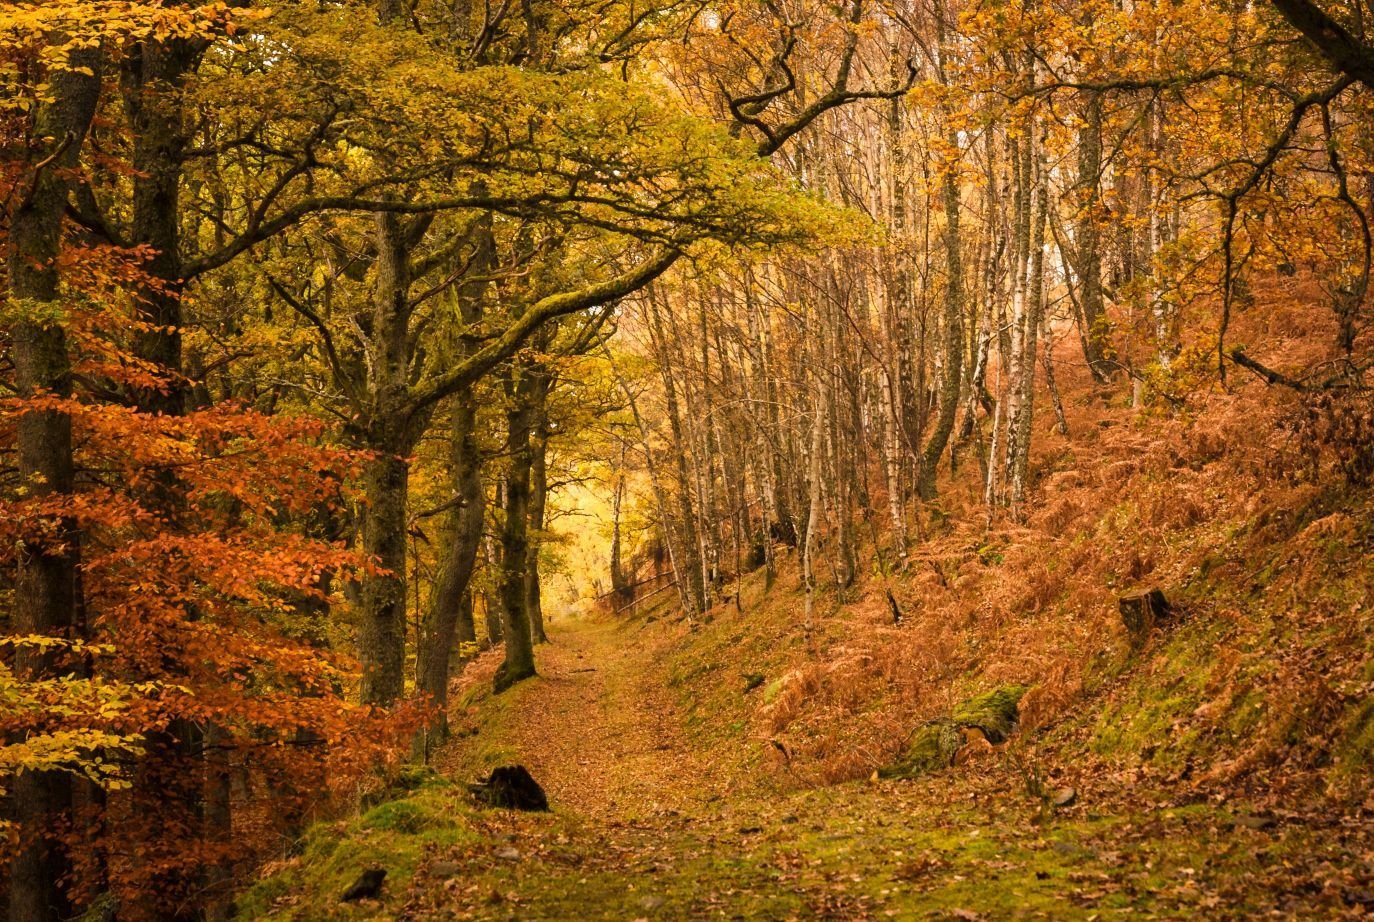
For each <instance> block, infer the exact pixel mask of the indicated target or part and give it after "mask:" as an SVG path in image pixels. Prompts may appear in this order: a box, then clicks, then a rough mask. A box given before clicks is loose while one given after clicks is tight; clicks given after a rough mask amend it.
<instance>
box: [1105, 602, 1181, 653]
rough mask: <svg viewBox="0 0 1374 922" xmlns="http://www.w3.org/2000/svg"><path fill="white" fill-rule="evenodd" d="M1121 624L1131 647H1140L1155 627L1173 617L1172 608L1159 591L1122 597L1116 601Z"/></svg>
mask: <svg viewBox="0 0 1374 922" xmlns="http://www.w3.org/2000/svg"><path fill="white" fill-rule="evenodd" d="M1117 607H1118V608H1120V610H1121V623H1122V624H1124V625H1125V626H1126V632H1127V633H1128V634H1129V635H1130V637H1131V644H1132V645H1133V646H1140V645H1141V644H1142V643H1144V642H1145V638H1147V637H1149V636H1150V632H1151V631H1153V630H1154V629H1155V626H1156V625H1158V624H1160V623H1162V622H1164V621H1167V620H1168V619H1169V617H1170V616H1171V615H1173V608H1172V607H1171V606H1170V605H1169V600H1168V599H1166V598H1165V597H1164V593H1163V592H1161V591H1160V590H1159V589H1157V588H1156V589H1147V590H1145V591H1144V592H1140V593H1136V594H1134V595H1123V596H1122V597H1121V598H1120V599H1119V600H1118V601H1117Z"/></svg>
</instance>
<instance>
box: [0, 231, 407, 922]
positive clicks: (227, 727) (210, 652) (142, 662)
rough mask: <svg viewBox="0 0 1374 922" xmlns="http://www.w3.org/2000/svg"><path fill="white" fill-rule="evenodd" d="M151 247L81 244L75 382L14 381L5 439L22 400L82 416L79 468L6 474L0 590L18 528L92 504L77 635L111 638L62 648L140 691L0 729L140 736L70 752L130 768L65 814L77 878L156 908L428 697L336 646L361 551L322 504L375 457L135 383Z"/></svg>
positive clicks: (265, 835) (76, 661)
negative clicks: (376, 690)
mask: <svg viewBox="0 0 1374 922" xmlns="http://www.w3.org/2000/svg"><path fill="white" fill-rule="evenodd" d="M140 259H141V254H139V253H119V252H116V251H113V250H110V249H108V248H106V249H102V250H98V251H86V252H84V253H83V254H81V256H80V258H73V259H72V266H73V271H72V272H71V273H70V274H69V275H68V281H69V288H70V289H71V291H70V296H69V300H68V302H67V304H66V305H65V310H64V316H63V318H62V322H64V323H65V324H66V326H67V329H68V334H69V337H70V340H69V341H70V342H71V343H72V350H73V353H74V355H73V359H74V363H73V364H74V367H75V369H76V370H77V373H78V382H79V385H78V387H77V390H76V392H75V393H74V395H73V396H72V397H71V398H68V399H59V398H57V397H53V396H51V395H46V396H38V397H35V398H31V399H21V398H17V397H9V398H5V399H3V400H0V445H6V446H9V445H13V444H14V441H15V438H16V432H15V427H16V424H17V422H18V420H19V419H20V418H21V417H22V416H23V414H25V413H31V412H35V411H38V410H58V411H61V412H63V413H66V414H67V415H69V416H70V417H71V419H72V421H73V429H74V443H75V445H76V463H77V470H78V483H79V485H80V487H79V492H78V493H77V494H75V495H73V496H64V495H47V496H39V497H34V496H32V495H29V494H28V492H27V491H26V490H25V489H24V487H23V486H22V485H20V486H19V487H18V488H17V489H15V488H9V489H7V490H6V491H5V492H4V494H3V495H0V568H3V570H0V572H2V573H3V574H4V575H3V576H0V579H3V580H4V583H0V591H3V587H4V585H5V584H7V583H8V582H9V579H10V576H9V574H10V573H12V572H13V567H14V565H15V562H16V560H15V552H16V548H17V547H19V546H21V544H22V543H23V542H37V541H39V540H40V539H43V538H44V537H45V535H47V536H51V535H52V534H53V532H52V529H53V528H54V523H55V522H57V521H58V520H59V518H65V519H66V520H67V521H69V522H71V523H73V524H74V525H75V527H76V533H77V534H79V535H80V536H81V542H82V547H81V552H82V563H81V569H80V579H81V589H82V596H83V599H84V613H83V614H84V622H85V623H84V625H83V626H82V627H81V628H80V629H79V630H80V631H81V634H82V636H81V637H80V638H79V639H81V640H83V641H85V642H87V643H88V644H94V645H97V646H94V647H90V646H83V647H81V648H79V649H78V650H76V651H74V652H71V653H69V654H68V659H67V662H66V663H65V666H66V667H67V668H68V669H69V670H70V671H71V673H72V674H73V675H75V676H82V675H88V676H91V677H92V679H93V681H98V682H100V683H103V684H105V685H106V686H110V687H118V688H119V689H121V700H122V702H123V706H120V707H111V708H108V709H104V710H97V711H81V712H79V713H68V712H64V711H61V710H56V709H49V710H48V712H47V713H42V712H39V713H34V712H33V711H23V712H20V713H14V714H8V713H7V714H3V715H0V732H3V733H4V734H5V735H6V738H9V739H24V738H26V737H31V736H32V735H33V734H53V733H60V732H62V731H65V730H71V729H78V728H80V729H95V730H101V731H106V732H109V733H111V734H114V735H118V736H120V737H126V738H127V737H132V738H134V739H135V740H136V741H141V745H142V747H143V750H144V753H145V754H144V755H142V756H134V755H131V754H130V752H128V751H119V752H116V751H99V750H96V751H81V752H79V753H77V754H74V757H73V759H72V760H71V762H70V764H68V765H67V766H66V767H67V768H68V769H70V770H72V771H74V772H75V771H78V770H80V769H81V764H80V763H82V762H90V761H94V760H101V761H102V762H107V763H108V762H111V761H114V762H116V763H118V764H117V767H116V768H115V769H113V771H112V773H110V774H109V775H108V776H107V777H109V778H110V779H112V780H114V781H116V782H121V781H122V782H125V784H117V785H116V787H115V789H114V790H111V791H109V792H108V794H107V796H106V797H104V798H97V799H93V800H92V803H91V804H90V805H89V806H88V807H87V809H86V812H85V815H80V816H77V817H75V818H74V819H73V822H72V824H71V827H70V828H69V829H67V830H64V832H66V833H67V834H68V837H69V838H70V840H71V843H72V847H73V850H74V859H75V866H76V868H77V873H78V879H77V880H74V881H72V882H71V887H72V889H73V891H74V892H75V893H77V894H78V895H83V896H90V895H92V894H93V892H96V891H100V890H105V891H109V892H110V893H111V894H112V895H113V896H114V897H115V898H117V899H119V900H120V901H121V903H122V904H124V905H125V906H126V907H127V908H126V912H129V911H132V912H133V913H135V914H136V913H138V912H142V913H144V914H146V915H149V916H153V917H156V916H159V915H161V914H164V913H168V914H170V913H173V912H175V911H177V910H178V909H179V908H182V907H183V906H184V904H185V901H186V900H188V899H189V898H190V897H191V896H192V894H190V893H188V892H186V890H185V888H186V887H187V886H189V885H190V884H191V883H194V885H195V886H196V887H203V886H205V885H206V884H205V881H206V879H207V878H206V874H207V872H208V871H209V869H212V868H215V869H218V871H219V873H220V877H219V878H217V879H218V880H219V881H220V886H225V885H227V883H228V881H229V880H230V879H231V877H232V872H233V869H234V868H235V867H236V866H238V867H241V866H242V863H243V862H245V861H248V860H251V859H256V858H260V857H262V855H263V854H265V853H268V852H270V851H271V850H274V849H277V850H279V849H280V843H281V842H282V841H283V836H290V835H292V834H294V831H295V830H297V829H298V827H299V824H300V823H301V822H303V821H304V820H305V819H306V818H307V817H308V816H309V815H311V814H312V812H315V811H317V810H319V809H321V808H322V807H324V806H326V805H327V804H328V803H329V801H330V798H331V796H332V795H333V794H334V793H336V792H339V791H342V790H347V789H349V787H350V786H351V785H355V784H356V782H357V781H358V779H359V776H360V775H361V774H362V773H364V772H366V771H367V770H369V769H370V768H372V767H375V766H376V765H377V764H378V762H379V761H383V760H386V759H389V758H391V757H393V756H394V754H395V753H396V752H398V751H399V745H398V744H400V743H401V742H403V741H404V740H406V739H408V736H409V733H410V732H411V731H412V729H413V727H414V725H415V721H414V720H413V719H412V718H414V717H416V716H418V715H411V714H396V713H380V712H377V713H374V712H372V711H370V710H369V709H366V708H360V707H358V706H356V705H353V704H350V703H349V700H348V693H349V692H350V691H351V690H352V688H353V685H354V683H355V676H354V673H353V664H352V662H351V661H350V660H348V659H347V658H345V657H343V656H341V655H339V654H336V653H334V652H333V651H331V650H330V649H329V636H328V632H327V625H326V624H325V623H324V617H323V613H324V612H325V611H327V605H330V604H338V603H339V601H340V600H339V599H336V598H334V597H333V596H334V592H333V591H332V590H333V587H336V586H338V585H339V584H340V582H341V581H342V580H346V579H347V578H348V577H349V575H350V574H351V573H354V572H355V571H356V570H357V569H358V568H359V567H360V566H362V565H363V562H362V560H361V558H360V557H359V555H358V554H357V553H356V552H355V551H353V550H351V549H350V548H347V547H344V546H343V545H342V544H340V543H338V542H331V541H329V540H326V539H325V538H323V537H320V536H319V535H317V534H316V533H315V530H314V529H312V524H311V523H312V522H313V521H315V517H317V516H319V515H324V514H336V513H339V512H340V511H341V507H342V506H343V505H344V503H345V500H346V497H345V485H346V482H347V480H348V478H349V476H350V475H351V474H352V473H353V471H354V469H355V466H356V462H357V461H358V459H357V458H356V457H355V456H354V455H352V454H350V453H349V452H347V451H343V450H340V449H338V448H336V447H333V446H331V445H330V444H329V441H328V439H327V436H326V433H325V431H324V429H323V426H322V425H321V424H320V423H319V422H318V421H316V420H313V419H310V418H307V417H290V416H267V415H264V414H262V413H260V412H257V411H255V410H253V409H251V408H248V407H243V406H237V405H234V404H221V405H217V406H208V407H204V408H201V409H198V410H195V411H192V412H190V413H187V414H186V415H183V416H163V415H153V414H148V413H144V412H140V411H138V410H136V409H134V408H132V407H131V406H129V405H127V404H126V403H125V402H123V401H121V400H119V399H118V395H120V394H124V393H129V392H131V391H132V390H134V389H138V388H146V387H150V386H161V385H165V384H166V383H167V382H166V381H165V379H164V378H163V377H162V376H161V375H159V373H157V372H156V371H155V370H154V369H151V368H149V367H147V366H146V365H145V364H143V363H139V362H137V361H135V360H133V359H132V358H131V357H130V356H129V355H128V354H127V353H126V352H125V350H124V341H125V340H124V337H125V336H126V335H127V331H128V330H129V329H131V328H132V326H133V325H132V324H131V323H130V321H129V319H128V317H127V316H126V315H125V313H124V311H123V310H122V309H121V308H120V307H119V305H121V304H125V305H127V298H126V297H125V295H124V294H123V292H124V291H128V290H130V289H133V288H135V287H137V286H136V284H135V283H137V282H139V281H141V279H140V277H139V272H138V263H139V261H140ZM78 286H79V287H78ZM92 650H94V651H96V652H95V655H92V653H91V651H92ZM202 801H203V802H204V806H202ZM217 801H218V802H217ZM216 807H218V808H219V809H220V810H221V813H222V815H223V817H224V819H226V820H227V825H224V824H223V823H217V822H216V821H215V819H214V817H213V816H211V814H212V812H213V810H214V809H215V808H216ZM202 811H203V812H202ZM14 832H15V834H16V835H33V834H36V833H37V832H38V831H35V830H15V831H14ZM169 881H170V882H174V883H168V882H169ZM159 888H161V890H160V891H159ZM203 896H204V894H199V895H197V896H196V898H197V899H201V898H203ZM131 917H132V916H131Z"/></svg>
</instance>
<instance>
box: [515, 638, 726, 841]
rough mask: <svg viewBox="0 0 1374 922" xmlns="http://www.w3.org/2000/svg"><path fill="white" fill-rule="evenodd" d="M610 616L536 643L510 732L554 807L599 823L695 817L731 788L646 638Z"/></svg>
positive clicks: (519, 756)
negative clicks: (531, 677) (532, 671)
mask: <svg viewBox="0 0 1374 922" xmlns="http://www.w3.org/2000/svg"><path fill="white" fill-rule="evenodd" d="M638 627H639V626H637V625H635V626H630V625H619V624H616V623H614V622H611V621H609V620H601V619H598V620H578V621H569V622H563V623H560V624H559V625H557V627H556V628H554V629H552V630H551V634H550V636H551V642H550V643H549V644H546V645H543V646H541V647H540V648H539V670H540V676H541V679H540V680H539V681H538V682H536V683H532V684H530V686H529V687H528V688H526V689H522V692H523V695H522V697H521V699H520V703H519V719H518V721H515V722H513V723H512V725H511V726H510V728H509V732H510V734H511V747H512V749H513V750H514V752H515V753H516V755H517V761H519V762H521V763H522V764H524V765H525V766H526V767H528V768H529V769H530V771H531V773H532V774H533V775H534V777H535V778H536V779H538V780H539V781H540V783H541V784H542V785H543V786H544V788H545V790H546V792H547V793H548V795H549V801H550V803H552V804H554V805H556V807H555V809H569V810H572V811H574V812H576V813H577V814H579V815H581V816H583V817H586V818H589V819H595V820H598V821H601V822H605V823H616V822H622V821H626V820H629V819H635V820H640V821H642V820H646V819H652V818H660V819H663V818H666V819H673V818H675V817H678V816H682V815H688V814H699V813H701V812H702V811H703V810H705V809H706V807H707V805H708V804H709V803H712V802H716V801H719V800H720V799H721V798H722V797H724V796H725V795H726V794H727V793H728V788H729V784H728V782H727V781H726V779H725V778H724V777H722V775H721V774H720V773H719V772H718V771H717V770H716V767H715V766H713V765H712V764H711V763H712V760H711V759H710V757H709V755H708V754H705V753H701V752H699V751H698V750H697V749H695V748H694V747H693V746H692V745H691V743H690V741H689V740H688V739H687V736H686V734H685V733H684V731H683V716H682V714H681V712H680V709H679V707H678V705H677V702H676V701H675V700H674V699H673V696H672V694H671V693H670V690H669V689H668V688H666V687H665V685H664V684H663V683H661V682H659V681H656V679H658V678H659V676H658V674H657V672H656V670H654V669H652V668H650V666H649V661H650V660H652V659H653V658H654V657H655V656H656V655H657V651H656V650H655V649H653V647H654V639H653V638H652V635H650V636H649V637H646V636H644V632H643V631H642V630H639V629H638Z"/></svg>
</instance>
